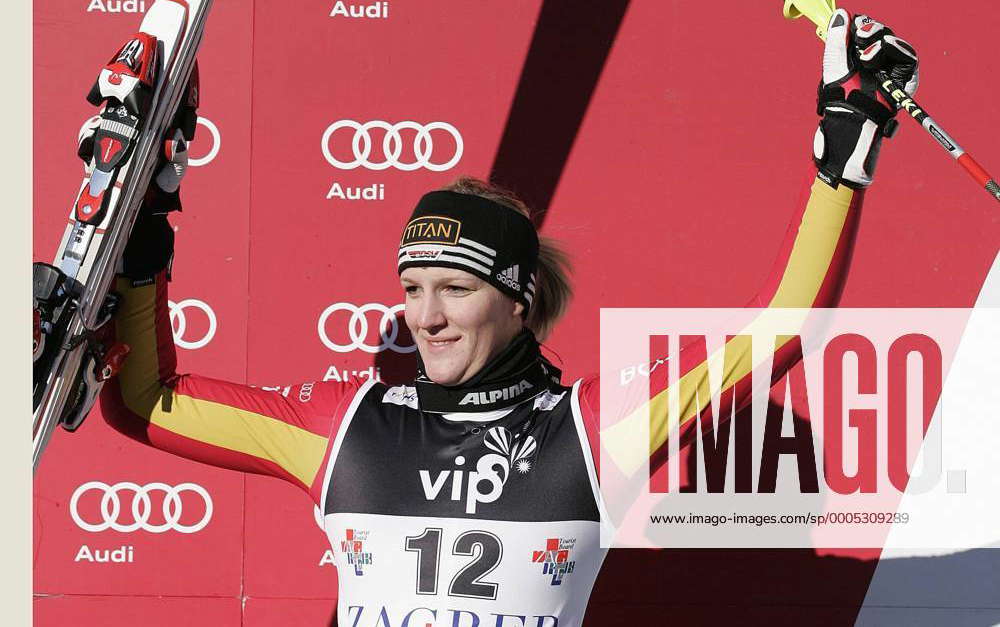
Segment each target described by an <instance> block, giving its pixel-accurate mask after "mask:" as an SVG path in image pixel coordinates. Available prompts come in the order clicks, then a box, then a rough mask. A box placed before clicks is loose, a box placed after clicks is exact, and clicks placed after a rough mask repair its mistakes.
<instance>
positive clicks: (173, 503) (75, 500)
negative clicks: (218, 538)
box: [69, 481, 212, 533]
mask: <svg viewBox="0 0 1000 627" xmlns="http://www.w3.org/2000/svg"><path fill="white" fill-rule="evenodd" d="M91 490H94V491H96V492H98V493H100V495H101V507H100V520H99V521H97V522H88V521H86V520H84V519H83V517H82V516H81V515H80V512H79V509H78V506H79V503H80V498H81V497H83V495H84V494H86V493H87V492H90V491H91ZM160 492H162V493H163V506H162V510H163V520H164V522H163V523H162V524H153V523H150V520H151V518H152V513H153V505H152V499H151V498H150V495H151V494H153V493H160ZM123 493H125V494H127V493H132V494H134V496H133V497H132V507H131V509H132V512H131V517H129V516H128V515H125V516H123V515H122V503H121V498H120V495H122V494H123ZM185 493H193V495H195V496H192V497H184V496H182V495H183V494H185ZM190 498H195V499H196V501H197V500H200V501H202V503H203V505H204V508H205V513H204V514H203V515H202V517H201V520H199V521H198V522H196V523H194V524H192V525H185V524H182V523H181V517H182V516H183V513H184V503H185V502H189V499H190ZM69 514H70V516H72V517H73V522H75V523H76V526H77V527H79V528H80V529H83V530H84V531H89V532H91V533H99V532H101V531H107V530H108V529H113V530H115V531H119V532H121V533H131V532H133V531H138V530H140V529H141V530H143V531H148V532H150V533H164V532H166V531H177V532H178V533H195V532H198V531H201V530H202V529H204V528H205V525H207V524H208V521H210V520H211V519H212V497H211V496H209V494H208V490H206V489H205V488H203V487H201V486H200V485H198V484H197V483H182V484H180V485H178V486H169V485H167V484H165V483H149V484H146V485H144V486H141V485H139V484H137V483H132V482H130V481H122V482H120V483H116V484H114V485H108V484H106V483H103V482H101V481H88V482H87V483H84V484H83V485H81V486H80V487H79V488H77V489H76V491H75V492H73V497H72V498H71V499H70V501H69ZM130 518H131V522H123V520H124V521H129V519H130Z"/></svg>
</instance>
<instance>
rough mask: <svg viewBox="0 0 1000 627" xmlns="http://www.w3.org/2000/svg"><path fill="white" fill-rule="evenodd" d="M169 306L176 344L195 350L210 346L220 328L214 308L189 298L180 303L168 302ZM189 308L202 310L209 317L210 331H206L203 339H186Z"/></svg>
mask: <svg viewBox="0 0 1000 627" xmlns="http://www.w3.org/2000/svg"><path fill="white" fill-rule="evenodd" d="M167 305H168V306H169V307H170V325H171V327H173V330H174V344H176V345H177V346H179V347H181V348H185V349H188V350H194V349H196V348H201V347H202V346H204V345H206V344H208V343H209V342H211V341H212V338H213V337H215V331H216V330H217V329H218V328H219V321H218V320H217V319H216V317H215V312H214V311H212V308H211V307H209V306H208V304H207V303H205V302H203V301H200V300H197V299H195V298H187V299H185V300H182V301H181V302H179V303H175V302H173V301H167ZM188 307H194V308H195V309H200V310H201V311H202V312H204V313H205V315H206V316H208V330H207V331H205V334H204V335H202V336H201V338H199V339H196V340H194V341H190V340H186V339H184V334H185V333H186V332H187V322H188V320H187V314H186V313H185V310H186V309H187V308H188Z"/></svg>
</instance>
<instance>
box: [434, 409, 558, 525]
mask: <svg viewBox="0 0 1000 627" xmlns="http://www.w3.org/2000/svg"><path fill="white" fill-rule="evenodd" d="M483 444H484V445H485V446H486V448H488V449H489V450H491V451H494V452H493V453H486V454H485V455H483V456H482V457H480V458H479V459H478V460H477V461H476V469H475V470H470V471H468V472H466V471H464V470H462V469H461V467H462V466H464V465H465V457H464V456H462V455H459V456H458V457H456V458H455V465H456V466H458V467H459V468H458V469H457V470H442V471H440V472H439V473H438V474H437V476H436V477H435V478H434V479H433V480H431V472H430V471H429V470H421V471H419V474H420V484H421V486H422V487H423V489H424V498H426V499H427V500H428V501H436V500H437V499H438V498H439V497H441V496H442V495H444V494H447V495H449V497H450V498H451V500H452V501H461V500H463V494H464V500H465V513H466V514H475V513H476V509H477V507H478V505H479V504H480V503H492V502H494V501H496V500H497V499H499V498H500V495H501V494H503V488H504V486H505V485H507V480H508V479H509V478H510V475H511V469H514V470H516V471H517V473H518V474H521V475H526V474H528V472H530V471H531V468H532V461H531V457H532V456H533V455H534V454H535V451H536V450H537V449H538V444H537V442H536V441H535V438H533V437H531V436H530V435H529V436H528V437H526V438H524V441H521V440H520V436H519V435H518V436H513V435H511V432H510V431H509V430H508V429H506V428H504V427H493V428H492V429H490V430H489V431H488V432H487V434H486V437H485V438H484V439H483ZM449 479H450V480H451V481H450V489H449V490H448V491H447V492H446V491H445V490H444V487H445V485H448V484H449ZM484 486H485V487H486V489H485V490H483V487H484Z"/></svg>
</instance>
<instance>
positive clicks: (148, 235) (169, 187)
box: [77, 117, 188, 283]
mask: <svg viewBox="0 0 1000 627" xmlns="http://www.w3.org/2000/svg"><path fill="white" fill-rule="evenodd" d="M100 123H101V119H100V117H95V118H91V119H90V120H89V121H88V122H87V124H85V125H84V127H83V128H82V129H81V130H80V137H79V148H78V150H77V154H78V155H79V156H80V158H81V159H83V162H84V171H85V172H86V173H87V175H88V176H89V175H90V174H91V172H92V171H93V167H94V161H93V158H92V156H93V154H94V136H95V134H96V133H97V128H98V127H99V126H100ZM187 167H188V142H187V141H186V140H185V139H184V135H183V133H182V132H181V131H180V130H174V131H172V132H170V133H168V139H166V140H164V142H163V152H162V153H161V155H160V160H159V162H158V163H157V165H156V175H155V176H154V177H153V180H152V181H150V184H149V187H148V188H147V189H146V195H145V197H144V198H143V201H142V207H141V208H140V209H139V215H138V216H137V217H136V220H135V225H133V227H132V233H131V235H129V240H128V244H127V245H126V246H125V253H124V255H123V256H122V262H121V267H120V268H119V271H120V273H121V274H123V275H124V276H126V277H128V278H130V279H132V280H133V282H135V283H140V282H150V281H152V279H153V277H155V276H156V275H157V274H158V273H159V272H161V271H162V270H164V269H166V268H167V267H168V266H169V265H170V261H171V259H172V258H173V254H174V230H173V228H172V227H171V226H170V223H169V222H168V221H167V214H168V213H170V212H171V211H180V210H181V200H180V185H181V180H182V179H183V178H184V174H185V173H186V172H187Z"/></svg>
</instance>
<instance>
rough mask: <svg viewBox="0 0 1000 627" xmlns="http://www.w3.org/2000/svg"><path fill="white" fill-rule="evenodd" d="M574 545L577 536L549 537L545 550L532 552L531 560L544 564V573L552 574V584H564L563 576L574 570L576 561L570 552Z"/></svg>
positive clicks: (550, 582)
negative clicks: (570, 557)
mask: <svg viewBox="0 0 1000 627" xmlns="http://www.w3.org/2000/svg"><path fill="white" fill-rule="evenodd" d="M574 546H576V538H547V539H546V540H545V550H543V551H532V552H531V561H532V562H534V563H536V564H541V565H542V574H543V575H551V577H552V579H551V580H550V581H549V584H550V585H553V586H560V585H562V582H563V578H564V577H565V576H566V575H568V574H570V573H571V572H573V567H574V566H576V562H575V561H574V560H571V559H569V554H570V551H572V550H573V547H574Z"/></svg>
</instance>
